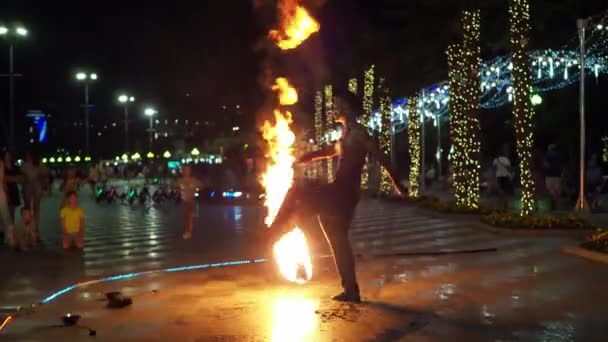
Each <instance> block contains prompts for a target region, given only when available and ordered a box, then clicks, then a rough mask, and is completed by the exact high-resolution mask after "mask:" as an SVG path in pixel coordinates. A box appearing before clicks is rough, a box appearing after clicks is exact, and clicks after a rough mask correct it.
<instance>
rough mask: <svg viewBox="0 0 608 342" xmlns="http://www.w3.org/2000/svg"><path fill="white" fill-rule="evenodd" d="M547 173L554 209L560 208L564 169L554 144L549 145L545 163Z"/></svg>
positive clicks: (546, 182) (548, 188)
mask: <svg viewBox="0 0 608 342" xmlns="http://www.w3.org/2000/svg"><path fill="white" fill-rule="evenodd" d="M543 167H544V171H545V186H546V187H547V191H548V192H549V195H550V196H551V201H552V202H553V207H554V208H560V204H561V196H562V176H563V167H562V161H561V158H560V155H559V153H558V152H557V147H556V146H555V145H554V144H551V145H549V147H548V148H547V154H546V155H545V160H544V161H543Z"/></svg>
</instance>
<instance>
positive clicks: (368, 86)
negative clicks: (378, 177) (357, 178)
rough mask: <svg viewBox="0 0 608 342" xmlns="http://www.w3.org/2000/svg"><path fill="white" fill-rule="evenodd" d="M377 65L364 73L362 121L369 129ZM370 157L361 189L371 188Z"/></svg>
mask: <svg viewBox="0 0 608 342" xmlns="http://www.w3.org/2000/svg"><path fill="white" fill-rule="evenodd" d="M375 70H376V66H375V65H373V64H372V65H371V66H370V67H369V69H367V70H365V72H364V73H363V111H362V113H361V114H362V116H361V123H362V124H363V126H365V127H366V128H367V129H368V130H369V128H370V127H369V123H370V121H371V118H372V110H373V107H374V83H375V82H374V80H375ZM369 164H370V161H369V158H368V160H367V161H366V163H365V164H364V166H363V172H362V174H361V189H363V190H367V189H369V169H370V165H369Z"/></svg>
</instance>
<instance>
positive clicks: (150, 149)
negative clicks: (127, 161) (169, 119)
mask: <svg viewBox="0 0 608 342" xmlns="http://www.w3.org/2000/svg"><path fill="white" fill-rule="evenodd" d="M152 119H153V118H152V116H150V128H149V130H150V138H149V139H150V141H149V143H148V151H152V130H153V128H152V125H153V124H154V123H153V122H152Z"/></svg>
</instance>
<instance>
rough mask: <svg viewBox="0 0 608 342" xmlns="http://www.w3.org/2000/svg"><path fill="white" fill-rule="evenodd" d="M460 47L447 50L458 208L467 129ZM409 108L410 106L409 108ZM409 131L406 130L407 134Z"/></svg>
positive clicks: (461, 199)
mask: <svg viewBox="0 0 608 342" xmlns="http://www.w3.org/2000/svg"><path fill="white" fill-rule="evenodd" d="M462 55H463V52H462V45H460V44H452V45H450V46H449V47H448V50H447V60H448V76H449V80H450V81H449V88H450V89H451V92H452V100H451V101H450V102H449V107H450V125H449V127H450V140H451V141H452V147H453V153H452V158H450V163H451V169H452V174H453V186H454V198H455V200H456V204H457V205H458V206H463V205H464V204H465V203H466V200H465V197H466V195H467V191H466V190H467V187H466V180H465V179H463V174H464V168H465V165H464V160H465V159H466V158H465V155H466V153H465V149H464V147H465V142H464V141H463V140H464V139H465V136H466V133H465V132H464V130H465V129H466V128H467V125H466V119H465V118H464V97H463V95H462V94H463V91H462V89H463V88H464V87H465V84H464V80H465V75H464V62H463V58H462ZM409 108H411V106H410V107H409ZM409 132H410V130H409V129H408V133H409Z"/></svg>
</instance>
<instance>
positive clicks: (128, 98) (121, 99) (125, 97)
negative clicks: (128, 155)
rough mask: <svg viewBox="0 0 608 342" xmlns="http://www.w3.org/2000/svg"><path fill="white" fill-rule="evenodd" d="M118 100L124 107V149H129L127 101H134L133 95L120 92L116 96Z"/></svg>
mask: <svg viewBox="0 0 608 342" xmlns="http://www.w3.org/2000/svg"><path fill="white" fill-rule="evenodd" d="M118 102H120V103H121V104H122V105H123V107H124V109H125V150H126V151H127V152H128V151H129V103H133V102H135V97H133V96H130V95H127V94H122V95H120V96H118Z"/></svg>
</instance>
